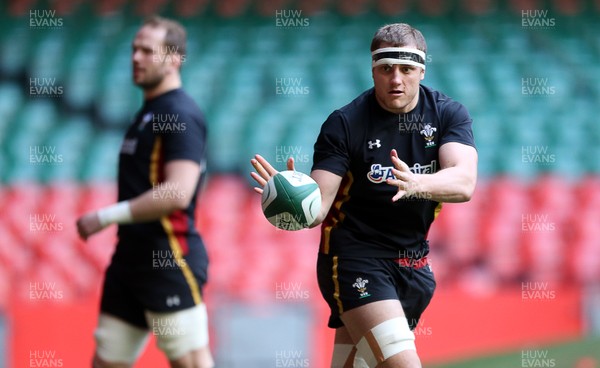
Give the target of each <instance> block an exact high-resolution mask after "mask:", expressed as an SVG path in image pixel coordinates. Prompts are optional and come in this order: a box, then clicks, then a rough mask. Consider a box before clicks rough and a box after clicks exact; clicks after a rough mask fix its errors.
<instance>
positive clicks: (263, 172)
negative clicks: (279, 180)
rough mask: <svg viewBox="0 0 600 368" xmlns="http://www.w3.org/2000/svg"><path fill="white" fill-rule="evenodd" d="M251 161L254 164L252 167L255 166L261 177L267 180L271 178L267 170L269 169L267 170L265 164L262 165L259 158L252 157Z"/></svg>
mask: <svg viewBox="0 0 600 368" xmlns="http://www.w3.org/2000/svg"><path fill="white" fill-rule="evenodd" d="M250 163H251V164H252V167H254V170H256V172H257V173H258V175H259V176H260V177H261V178H263V179H265V180H269V173H268V172H267V170H265V168H264V167H263V165H261V163H260V162H259V161H258V160H256V159H252V160H250Z"/></svg>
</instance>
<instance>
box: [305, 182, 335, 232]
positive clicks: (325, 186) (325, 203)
mask: <svg viewBox="0 0 600 368" xmlns="http://www.w3.org/2000/svg"><path fill="white" fill-rule="evenodd" d="M310 176H311V177H312V178H313V180H314V181H316V182H317V184H318V185H319V190H321V212H320V213H319V216H317V218H316V219H315V222H314V223H312V224H311V226H310V227H315V226H318V225H319V224H320V223H322V222H323V220H325V217H326V216H327V213H329V209H330V208H331V204H332V203H333V201H334V200H335V196H336V194H337V192H338V189H339V188H340V184H341V183H342V177H341V176H339V175H336V174H333V173H331V172H329V171H326V170H313V171H312V172H311V173H310Z"/></svg>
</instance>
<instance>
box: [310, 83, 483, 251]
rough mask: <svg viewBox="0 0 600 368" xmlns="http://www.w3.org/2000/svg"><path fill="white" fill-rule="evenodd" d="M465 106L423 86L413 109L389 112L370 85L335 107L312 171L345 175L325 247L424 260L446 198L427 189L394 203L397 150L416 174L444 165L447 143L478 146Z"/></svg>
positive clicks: (327, 222) (328, 223) (323, 228)
mask: <svg viewBox="0 0 600 368" xmlns="http://www.w3.org/2000/svg"><path fill="white" fill-rule="evenodd" d="M471 125H472V120H471V117H470V116H469V113H468V112H467V110H466V108H465V107H464V106H463V105H461V104H460V103H458V102H456V101H454V100H452V99H451V98H449V97H447V96H445V95H444V94H442V93H440V92H438V91H435V90H433V89H431V88H429V87H425V86H423V85H421V86H420V90H419V102H418V104H417V106H416V107H415V108H414V109H413V110H412V111H411V112H409V113H405V114H399V115H398V114H394V113H391V112H388V111H386V110H384V109H383V108H382V107H381V106H380V105H379V103H378V102H377V100H376V97H375V90H374V88H371V89H369V90H367V91H365V92H364V93H362V94H361V95H360V96H358V97H357V98H356V99H355V100H354V101H352V102H351V103H349V104H348V105H346V106H344V107H342V108H341V109H339V110H336V111H334V112H333V113H332V114H331V115H330V116H329V117H328V118H327V120H326V121H325V123H324V124H323V126H322V127H321V132H320V134H319V137H318V138H317V141H316V143H315V147H314V148H315V149H314V158H313V167H312V170H317V169H321V170H326V171H329V172H331V173H334V174H337V175H339V176H341V177H342V182H341V185H340V188H339V191H338V193H337V196H336V198H335V200H334V202H333V204H332V207H331V209H330V211H329V213H328V215H327V217H326V219H325V220H324V221H323V224H322V226H321V245H320V251H321V252H323V253H327V254H335V255H340V256H345V257H355V256H357V257H386V258H387V257H390V258H396V257H399V256H400V257H409V258H420V257H422V256H424V255H425V254H426V252H427V251H428V246H427V242H426V238H427V232H428V231H429V227H430V225H431V223H432V222H433V220H434V218H435V216H436V215H437V213H438V212H439V210H440V209H441V203H438V202H436V201H432V200H430V199H428V196H427V195H426V194H420V195H415V196H413V197H410V198H402V199H400V200H398V201H397V202H392V197H393V196H394V195H395V194H396V192H397V187H395V186H391V185H388V184H387V183H386V179H387V178H394V175H393V173H392V171H391V169H392V168H393V164H392V160H391V158H390V151H391V150H392V149H394V148H395V149H396V151H397V152H398V157H399V158H400V159H401V160H402V161H404V162H405V163H406V164H407V165H408V166H409V167H410V169H411V171H412V172H414V173H420V174H432V173H435V172H436V171H438V170H439V169H440V167H439V166H440V161H439V157H438V151H439V148H440V146H441V145H443V144H444V143H448V142H458V143H462V144H466V145H469V146H473V147H474V146H475V143H474V139H473V132H472V129H471Z"/></svg>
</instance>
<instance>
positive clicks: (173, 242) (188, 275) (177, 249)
mask: <svg viewBox="0 0 600 368" xmlns="http://www.w3.org/2000/svg"><path fill="white" fill-rule="evenodd" d="M160 222H161V224H162V226H163V228H164V229H165V232H166V233H167V236H168V238H169V246H170V247H171V251H172V252H173V256H174V257H175V261H176V264H177V265H179V268H180V269H181V272H183V277H185V280H186V281H187V283H188V286H189V287H190V291H191V292H192V298H194V303H195V304H196V305H198V304H200V303H202V297H201V296H200V288H199V287H198V283H197V282H196V278H195V277H194V273H193V272H192V270H191V268H190V265H188V264H187V262H186V261H185V259H183V251H182V250H181V245H180V244H179V241H178V240H177V237H176V236H175V234H174V232H173V225H172V224H171V221H170V220H169V219H168V218H167V217H166V216H163V217H161V219H160Z"/></svg>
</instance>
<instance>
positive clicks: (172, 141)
mask: <svg viewBox="0 0 600 368" xmlns="http://www.w3.org/2000/svg"><path fill="white" fill-rule="evenodd" d="M159 134H160V135H161V136H162V140H163V148H164V155H165V156H164V157H165V162H168V161H172V160H191V161H194V162H196V163H198V164H201V163H202V161H203V160H204V155H205V146H206V126H205V124H204V118H203V117H202V116H201V115H200V116H196V115H193V114H190V113H178V119H177V122H176V123H173V124H172V127H171V128H170V129H163V130H162V131H160V132H159Z"/></svg>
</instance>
